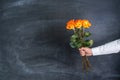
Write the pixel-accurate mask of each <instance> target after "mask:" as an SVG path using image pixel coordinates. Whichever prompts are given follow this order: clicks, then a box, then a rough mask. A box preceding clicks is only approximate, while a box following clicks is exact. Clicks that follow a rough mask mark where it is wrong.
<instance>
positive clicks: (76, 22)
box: [75, 19, 82, 28]
mask: <svg viewBox="0 0 120 80" xmlns="http://www.w3.org/2000/svg"><path fill="white" fill-rule="evenodd" d="M81 26H82V20H80V19H78V20H75V28H81Z"/></svg>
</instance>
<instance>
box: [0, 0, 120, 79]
mask: <svg viewBox="0 0 120 80" xmlns="http://www.w3.org/2000/svg"><path fill="white" fill-rule="evenodd" d="M119 3H120V1H119V0H1V1H0V80H82V79H83V78H84V80H120V67H119V66H120V64H119V61H120V54H119V53H118V54H110V55H101V56H92V57H89V60H90V62H91V64H92V68H93V70H91V71H90V72H88V73H87V74H85V75H84V73H82V69H81V57H80V56H79V52H78V51H77V50H74V49H72V48H71V47H70V46H69V37H70V35H71V32H70V31H67V30H66V29H65V26H66V22H67V21H68V20H70V19H79V18H80V19H88V20H90V21H91V23H92V27H91V28H90V29H89V31H90V32H92V36H91V38H92V39H94V45H93V47H96V46H99V45H102V44H105V43H107V42H110V41H113V40H116V39H118V38H120V24H119V22H120V15H119V14H120V5H119Z"/></svg>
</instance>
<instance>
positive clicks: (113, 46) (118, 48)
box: [92, 39, 120, 56]
mask: <svg viewBox="0 0 120 80" xmlns="http://www.w3.org/2000/svg"><path fill="white" fill-rule="evenodd" d="M118 52H120V39H118V40H115V41H112V42H109V43H106V44H104V45H102V46H98V47H95V48H92V53H93V56H95V55H105V54H111V53H118Z"/></svg>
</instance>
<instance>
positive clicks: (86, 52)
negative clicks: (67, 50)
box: [79, 47, 92, 56]
mask: <svg viewBox="0 0 120 80" xmlns="http://www.w3.org/2000/svg"><path fill="white" fill-rule="evenodd" d="M79 51H80V54H81V56H85V55H86V56H92V52H91V49H90V48H87V47H82V48H80V49H79Z"/></svg>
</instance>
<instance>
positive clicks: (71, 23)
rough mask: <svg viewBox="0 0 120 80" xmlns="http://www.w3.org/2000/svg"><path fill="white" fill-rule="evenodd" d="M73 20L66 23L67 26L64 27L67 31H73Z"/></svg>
mask: <svg viewBox="0 0 120 80" xmlns="http://www.w3.org/2000/svg"><path fill="white" fill-rule="evenodd" d="M74 24H75V23H74V19H72V20H69V21H68V22H67V26H66V29H68V30H71V29H74V28H75V27H74Z"/></svg>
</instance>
